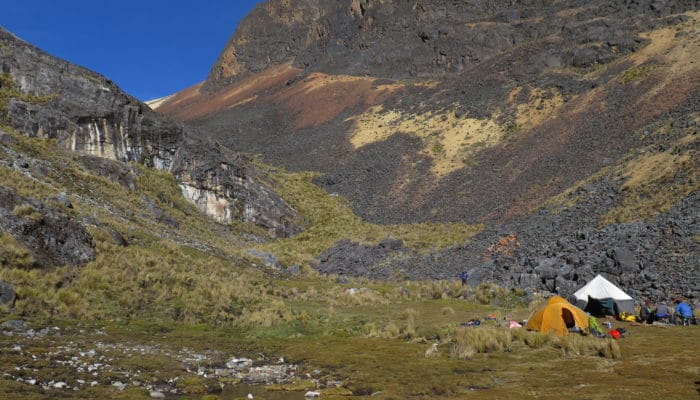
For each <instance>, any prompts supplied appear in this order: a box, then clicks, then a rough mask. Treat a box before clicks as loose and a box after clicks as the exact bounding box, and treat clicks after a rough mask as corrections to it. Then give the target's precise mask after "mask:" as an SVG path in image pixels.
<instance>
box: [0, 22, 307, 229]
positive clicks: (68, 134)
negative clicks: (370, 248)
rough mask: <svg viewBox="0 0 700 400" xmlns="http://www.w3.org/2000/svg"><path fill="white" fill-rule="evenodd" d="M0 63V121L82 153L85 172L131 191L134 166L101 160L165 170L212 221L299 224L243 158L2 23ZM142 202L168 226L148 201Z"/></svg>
mask: <svg viewBox="0 0 700 400" xmlns="http://www.w3.org/2000/svg"><path fill="white" fill-rule="evenodd" d="M0 66H1V67H2V70H1V71H0V72H2V80H0V90H2V101H0V120H2V121H3V123H5V124H7V125H9V126H11V127H12V128H14V129H16V130H17V131H19V132H21V133H23V134H26V135H29V136H33V137H42V138H52V139H56V141H57V142H58V143H59V144H60V145H62V146H63V147H65V148H67V149H70V150H72V151H75V152H77V153H80V154H82V155H84V157H82V158H81V159H80V160H81V163H82V164H83V165H84V166H85V167H86V168H88V169H89V170H91V171H92V172H93V173H95V174H97V175H101V176H104V177H106V178H108V179H111V180H113V181H115V182H116V183H118V184H120V185H122V186H124V187H126V188H128V189H130V190H134V189H135V188H136V183H135V179H134V177H135V175H136V171H134V168H132V167H127V166H124V165H120V164H119V163H116V164H115V163H114V162H110V161H109V160H112V161H117V162H128V161H134V162H138V163H141V164H144V165H146V166H149V167H153V168H157V169H163V170H168V171H172V172H173V173H174V174H175V175H176V176H178V177H180V178H182V179H183V182H182V185H181V186H182V188H183V195H184V196H185V197H186V198H188V199H189V200H191V201H192V202H194V203H195V204H197V205H198V206H199V207H200V208H201V209H202V211H203V212H205V213H206V214H207V215H210V216H212V217H214V219H215V220H217V221H219V222H222V223H229V222H231V221H233V220H242V221H246V222H252V223H255V224H258V225H260V226H262V227H264V228H266V229H268V230H269V231H270V232H271V234H273V235H274V236H287V235H290V234H293V233H295V232H297V231H299V229H300V228H299V226H298V225H296V223H298V221H299V217H298V214H297V213H296V211H294V210H293V209H292V208H291V207H290V206H289V205H288V204H287V203H286V202H284V200H282V199H281V198H280V197H279V196H277V195H276V194H275V193H274V192H273V190H272V189H271V188H270V187H269V185H267V182H265V181H264V180H263V179H260V176H261V174H258V173H257V171H256V168H255V167H254V166H253V165H252V164H251V163H250V162H249V161H248V160H246V159H244V158H242V157H239V156H237V155H235V154H234V153H233V152H228V153H226V155H224V154H222V153H221V152H220V151H218V150H217V149H215V148H209V147H208V145H207V144H205V143H204V142H202V143H199V144H198V145H196V146H193V143H195V142H196V141H195V140H194V139H192V138H193V137H197V136H200V135H199V134H197V133H193V132H192V131H191V130H190V129H189V128H187V127H184V126H182V125H181V124H179V123H176V122H173V121H171V120H169V119H168V118H165V117H163V116H161V115H157V114H156V113H154V112H153V111H152V110H151V109H150V108H149V107H148V106H147V105H145V104H144V103H142V102H140V101H138V100H137V99H135V98H133V97H131V96H129V95H127V94H126V93H124V92H122V91H121V89H119V88H118V87H117V86H116V85H115V84H114V83H113V82H111V81H110V80H108V79H106V78H104V77H103V76H101V75H99V74H97V73H94V72H92V71H89V70H87V69H85V68H82V67H79V66H76V65H73V64H71V63H69V62H66V61H63V60H59V59H56V58H55V57H52V56H50V55H48V54H46V53H44V52H42V51H41V50H39V49H37V48H36V47H33V46H31V45H29V44H27V43H26V42H24V41H22V40H20V39H18V38H17V37H15V36H14V35H12V34H11V33H9V32H7V31H5V30H3V29H2V28H0ZM212 146H213V145H212ZM176 153H177V154H178V155H179V156H178V157H179V158H178V160H177V161H175V155H176ZM95 157H99V158H102V159H105V160H104V161H100V160H99V159H97V158H95ZM175 162H176V163H177V165H174V163H175ZM247 174H250V175H247ZM144 205H145V209H146V210H147V211H148V212H149V213H150V214H152V215H156V216H157V217H158V218H157V219H158V220H162V222H165V223H167V224H169V225H173V223H174V221H173V220H172V219H171V218H169V217H167V216H163V215H161V214H162V212H159V211H158V210H157V209H155V208H154V207H153V203H152V202H148V201H146V202H145V203H144Z"/></svg>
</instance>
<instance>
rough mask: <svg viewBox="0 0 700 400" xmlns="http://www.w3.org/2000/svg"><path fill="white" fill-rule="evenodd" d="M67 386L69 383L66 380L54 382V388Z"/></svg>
mask: <svg viewBox="0 0 700 400" xmlns="http://www.w3.org/2000/svg"><path fill="white" fill-rule="evenodd" d="M66 387H68V384H67V383H65V382H56V383H54V384H53V388H54V389H65V388H66Z"/></svg>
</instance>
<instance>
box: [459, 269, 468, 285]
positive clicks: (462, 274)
mask: <svg viewBox="0 0 700 400" xmlns="http://www.w3.org/2000/svg"><path fill="white" fill-rule="evenodd" d="M459 277H460V278H462V286H464V285H466V284H467V279H469V274H468V273H467V271H462V273H461V274H459Z"/></svg>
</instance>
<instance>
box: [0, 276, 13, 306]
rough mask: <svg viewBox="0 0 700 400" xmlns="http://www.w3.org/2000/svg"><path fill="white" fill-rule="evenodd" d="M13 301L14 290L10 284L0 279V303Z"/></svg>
mask: <svg viewBox="0 0 700 400" xmlns="http://www.w3.org/2000/svg"><path fill="white" fill-rule="evenodd" d="M13 301H15V291H14V289H13V288H12V285H10V284H9V283H5V282H3V281H0V304H11V303H12V302H13Z"/></svg>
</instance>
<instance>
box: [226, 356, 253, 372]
mask: <svg viewBox="0 0 700 400" xmlns="http://www.w3.org/2000/svg"><path fill="white" fill-rule="evenodd" d="M251 365H253V360H251V359H250V358H245V357H243V358H236V357H234V358H232V359H230V360H228V362H227V363H226V368H230V369H242V368H248V367H250V366H251Z"/></svg>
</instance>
